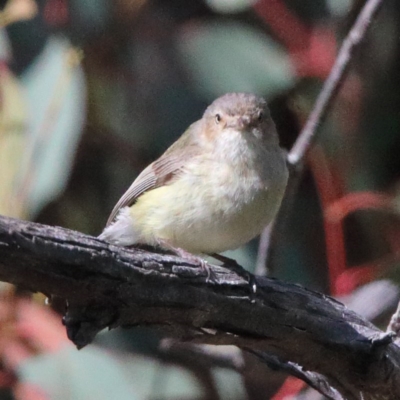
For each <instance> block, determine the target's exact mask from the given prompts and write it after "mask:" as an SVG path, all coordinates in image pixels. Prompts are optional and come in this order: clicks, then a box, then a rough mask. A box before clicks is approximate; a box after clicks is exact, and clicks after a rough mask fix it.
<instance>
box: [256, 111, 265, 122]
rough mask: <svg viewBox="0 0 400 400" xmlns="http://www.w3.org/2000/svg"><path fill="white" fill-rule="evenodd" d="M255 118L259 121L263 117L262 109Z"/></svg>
mask: <svg viewBox="0 0 400 400" xmlns="http://www.w3.org/2000/svg"><path fill="white" fill-rule="evenodd" d="M257 119H258V121H259V122H261V121H262V120H263V119H264V113H263V112H262V111H260V112H259V113H258V116H257Z"/></svg>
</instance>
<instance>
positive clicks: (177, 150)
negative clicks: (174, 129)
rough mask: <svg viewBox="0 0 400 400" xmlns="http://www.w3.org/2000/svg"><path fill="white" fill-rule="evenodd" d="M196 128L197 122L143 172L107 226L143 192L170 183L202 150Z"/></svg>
mask: <svg viewBox="0 0 400 400" xmlns="http://www.w3.org/2000/svg"><path fill="white" fill-rule="evenodd" d="M194 129H198V123H196V122H195V123H194V124H192V125H191V126H190V127H189V128H188V130H187V131H186V132H185V133H184V134H183V135H182V136H181V137H180V138H179V139H178V140H177V141H176V142H175V143H174V144H173V145H172V146H171V147H169V148H168V149H167V151H166V152H165V153H164V154H163V155H162V156H161V157H160V158H159V159H157V160H156V161H154V162H153V163H151V164H150V165H149V166H148V167H147V168H145V169H144V170H143V171H142V172H141V174H140V175H139V176H138V177H137V178H136V179H135V181H134V182H133V183H132V185H131V186H130V187H129V189H128V190H127V191H126V192H125V193H124V194H123V195H122V197H121V198H120V199H119V200H118V202H117V204H116V205H115V207H114V208H113V210H112V211H111V214H110V216H109V218H108V221H107V226H108V225H110V224H111V223H112V222H113V220H114V218H115V217H116V216H117V214H118V211H119V210H120V209H121V208H123V207H127V206H128V207H129V206H131V205H132V204H134V203H135V202H136V200H137V199H138V197H139V196H140V195H142V194H143V193H145V192H147V191H149V190H152V189H155V188H158V187H160V186H164V185H168V184H170V183H171V182H172V181H173V180H174V179H176V177H177V176H179V174H180V173H181V172H182V171H183V169H184V166H185V164H186V163H187V161H189V160H190V159H191V158H192V157H194V156H196V155H197V154H198V153H199V150H200V146H199V145H198V142H197V141H196V140H195V139H194V135H193V131H194Z"/></svg>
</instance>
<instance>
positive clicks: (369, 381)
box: [0, 217, 400, 400]
mask: <svg viewBox="0 0 400 400" xmlns="http://www.w3.org/2000/svg"><path fill="white" fill-rule="evenodd" d="M210 268H211V270H212V279H211V280H208V281H207V273H206V271H204V269H202V268H201V267H200V266H199V265H196V264H194V263H191V262H188V261H186V260H183V259H181V258H178V257H174V256H169V255H160V254H156V253H151V252H147V251H144V250H137V249H126V248H120V247H117V246H112V245H109V244H107V243H104V242H102V241H100V240H99V239H96V238H93V237H90V236H87V235H84V234H81V233H78V232H73V231H70V230H67V229H63V228H57V227H50V226H45V225H40V224H35V223H30V222H24V221H20V220H16V219H10V218H6V217H0V279H1V280H3V281H6V282H10V283H14V284H16V285H19V286H21V287H23V288H26V289H29V290H32V291H40V292H43V293H45V294H46V295H47V296H57V297H59V298H62V299H65V300H66V302H67V303H68V308H67V311H66V315H65V317H64V322H65V324H66V327H67V332H68V335H69V337H70V338H71V340H73V341H74V343H75V344H76V345H77V346H78V347H82V346H85V345H86V344H88V343H90V341H91V340H92V339H93V338H94V336H95V335H96V333H97V332H98V331H99V330H101V329H103V328H106V327H110V328H115V327H118V326H123V327H133V326H138V325H152V326H154V327H156V328H162V329H163V330H164V331H165V332H166V333H168V335H171V336H173V337H178V338H180V339H182V340H187V341H192V342H197V343H213V344H234V345H237V346H239V347H241V348H244V349H246V350H247V351H250V352H252V353H253V354H256V355H257V356H258V357H259V358H260V359H262V360H263V361H264V362H266V363H267V364H268V365H270V366H271V367H275V368H283V369H285V370H286V371H288V372H290V373H292V374H293V375H295V376H299V377H301V378H302V379H304V380H305V381H306V382H307V383H309V384H310V385H312V386H313V387H315V388H317V390H319V391H320V392H321V393H323V394H325V395H326V396H327V397H328V398H331V399H342V398H346V399H360V400H361V399H399V398H400V349H399V348H398V347H397V346H396V345H395V344H394V343H392V336H391V335H390V334H389V335H388V334H385V333H384V332H382V331H380V330H378V329H377V328H376V327H374V326H373V325H372V324H371V323H369V322H368V321H366V320H364V319H363V318H361V317H359V316H357V315H356V314H355V313H353V312H352V311H350V310H348V309H347V308H346V307H345V306H343V305H342V304H341V303H339V302H337V301H335V300H333V299H332V298H330V297H328V296H325V295H323V294H320V293H316V292H313V291H310V290H307V289H305V288H303V287H301V286H298V285H293V284H287V283H283V282H280V281H278V280H275V279H267V278H259V277H254V278H253V277H252V276H250V277H251V278H252V279H254V282H255V283H256V285H257V291H256V293H255V294H254V293H253V292H252V290H251V288H250V286H249V284H248V282H247V279H246V273H244V272H243V270H241V269H240V268H239V267H236V268H233V269H232V268H230V267H229V268H228V267H227V266H210Z"/></svg>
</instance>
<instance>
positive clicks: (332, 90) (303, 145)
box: [257, 0, 383, 275]
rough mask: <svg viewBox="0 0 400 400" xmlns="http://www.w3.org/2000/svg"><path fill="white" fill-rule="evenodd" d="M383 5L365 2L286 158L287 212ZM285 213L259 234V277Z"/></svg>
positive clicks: (376, 0)
mask: <svg viewBox="0 0 400 400" xmlns="http://www.w3.org/2000/svg"><path fill="white" fill-rule="evenodd" d="M382 4H383V0H368V1H367V2H366V3H365V5H364V8H363V9H362V10H361V12H360V14H359V15H358V17H357V20H356V22H355V23H354V25H353V27H352V28H351V30H350V31H349V33H348V35H347V37H346V38H345V40H344V41H343V44H342V47H341V48H340V51H339V54H338V57H337V58H336V61H335V64H334V65H333V67H332V70H331V73H330V74H329V76H328V79H327V80H326V81H325V83H324V86H323V88H322V90H321V93H320V94H319V96H318V98H317V100H316V102H315V106H314V108H313V110H312V112H311V114H310V115H309V117H308V119H307V122H306V124H305V126H304V128H303V129H302V130H301V132H300V134H299V137H298V138H297V140H296V142H295V144H294V145H293V147H292V149H291V150H290V152H289V153H288V155H287V160H288V163H289V165H290V166H292V167H293V168H292V169H291V174H290V179H289V182H288V189H287V191H286V192H287V193H286V196H285V198H286V211H288V210H290V209H291V208H292V206H293V203H294V196H295V195H296V193H297V188H298V186H299V184H300V178H301V175H302V174H301V172H302V170H303V168H302V167H303V166H302V161H303V160H304V156H305V155H306V153H307V151H308V150H309V148H310V146H311V144H312V143H313V141H315V139H316V136H317V132H318V127H319V126H320V124H321V122H322V120H323V118H324V117H325V115H326V113H327V112H328V109H329V106H330V105H331V104H332V101H333V99H334V97H335V94H336V93H337V92H338V90H339V88H340V85H341V83H342V82H343V79H344V77H345V74H346V71H347V69H348V66H349V64H350V61H351V59H352V55H353V54H354V51H355V49H356V48H357V46H358V45H359V44H360V43H361V41H362V40H363V39H364V37H365V35H366V32H367V29H368V27H369V26H370V24H371V22H372V20H373V18H374V16H375V15H376V14H377V12H378V10H379V8H380V6H381V5H382ZM287 214H288V212H285V213H280V215H279V218H276V220H275V223H274V226H273V228H272V231H271V232H269V231H265V232H263V233H262V238H263V241H261V242H260V248H259V251H258V256H257V273H258V274H260V275H265V271H266V262H267V261H268V260H269V259H270V255H269V252H270V250H271V246H270V244H271V243H274V241H275V237H276V235H277V232H278V231H282V226H283V225H284V224H285V222H286V221H287V219H288V217H287ZM265 229H266V230H267V229H269V228H268V227H267V228H265ZM266 238H268V241H266ZM263 262H264V268H262V266H261V263H263ZM269 267H270V266H269Z"/></svg>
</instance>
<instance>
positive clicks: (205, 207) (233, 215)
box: [99, 93, 288, 254]
mask: <svg viewBox="0 0 400 400" xmlns="http://www.w3.org/2000/svg"><path fill="white" fill-rule="evenodd" d="M287 179H288V170H287V166H286V161H285V156H284V152H283V150H282V149H281V148H280V147H279V140H278V135H277V132H276V129H275V124H274V122H273V121H272V119H271V115H270V112H269V109H268V106H267V103H266V101H265V100H264V99H262V98H260V97H257V96H255V95H253V94H247V93H229V94H226V95H224V96H222V97H219V98H218V99H216V100H215V101H214V102H213V103H212V104H211V105H210V106H209V107H208V108H207V109H206V111H205V113H204V115H203V117H202V118H201V119H200V120H198V121H196V122H195V123H193V124H192V125H190V126H189V128H188V129H187V130H186V132H185V133H184V134H183V135H182V136H181V137H180V138H179V139H178V140H177V141H176V142H175V143H174V144H173V145H172V146H171V147H170V148H169V149H168V150H167V151H166V152H165V153H164V154H163V155H162V156H161V157H160V158H159V159H158V160H156V161H154V162H153V163H152V164H150V165H149V166H148V167H147V168H146V169H145V170H144V171H143V172H142V173H141V174H140V175H139V176H138V177H137V178H136V180H135V181H134V182H133V183H132V185H131V186H130V188H129V189H128V190H127V191H126V193H125V194H124V195H123V196H122V197H121V198H120V200H119V201H118V203H117V204H116V206H115V207H114V209H113V210H112V212H111V215H110V217H109V219H108V222H107V226H106V228H105V229H104V231H103V233H102V234H101V235H100V236H99V238H100V239H104V240H106V241H108V242H110V243H113V244H116V245H121V246H130V245H134V244H147V245H153V246H161V247H163V248H166V249H170V250H171V249H173V250H175V251H176V252H177V253H178V254H181V252H183V254H185V253H192V254H213V253H219V252H223V251H225V250H229V249H234V248H237V247H239V246H241V245H243V244H245V243H247V242H248V241H249V240H251V239H252V238H254V237H256V236H257V235H258V234H260V233H261V231H262V230H263V228H264V227H265V226H266V225H267V224H269V223H270V222H271V220H272V219H273V217H274V216H275V214H276V213H277V211H278V209H279V206H280V203H281V200H282V197H283V195H284V192H285V188H286V183H287Z"/></svg>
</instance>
